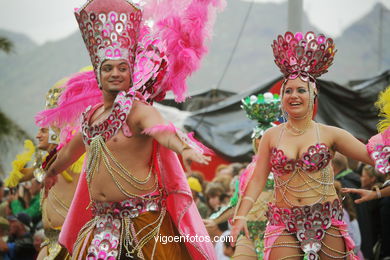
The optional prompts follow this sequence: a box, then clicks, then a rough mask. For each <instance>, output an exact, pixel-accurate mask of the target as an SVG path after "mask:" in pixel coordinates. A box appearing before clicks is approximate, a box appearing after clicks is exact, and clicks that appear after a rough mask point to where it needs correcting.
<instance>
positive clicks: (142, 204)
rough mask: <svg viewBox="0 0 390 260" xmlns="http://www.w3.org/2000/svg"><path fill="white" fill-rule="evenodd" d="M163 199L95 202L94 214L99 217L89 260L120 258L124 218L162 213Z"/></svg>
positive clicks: (88, 255)
mask: <svg viewBox="0 0 390 260" xmlns="http://www.w3.org/2000/svg"><path fill="white" fill-rule="evenodd" d="M161 207H162V204H161V198H160V197H159V196H158V197H155V198H153V197H145V199H141V198H130V199H127V200H124V201H121V202H94V204H93V208H92V213H93V215H94V216H95V217H97V218H98V219H97V221H96V226H95V231H94V233H93V239H92V242H91V244H90V246H89V247H88V253H87V259H91V260H98V259H104V260H115V259H118V256H119V247H120V242H121V241H120V239H121V227H122V224H123V223H122V221H121V220H123V219H124V218H136V217H138V216H139V215H140V214H142V213H145V212H148V211H160V210H161Z"/></svg>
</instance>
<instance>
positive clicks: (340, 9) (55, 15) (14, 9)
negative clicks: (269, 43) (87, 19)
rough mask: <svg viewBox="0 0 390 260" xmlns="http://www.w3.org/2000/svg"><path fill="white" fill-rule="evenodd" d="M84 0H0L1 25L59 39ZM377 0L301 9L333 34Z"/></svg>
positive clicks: (314, 2)
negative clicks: (74, 9) (75, 9)
mask: <svg viewBox="0 0 390 260" xmlns="http://www.w3.org/2000/svg"><path fill="white" fill-rule="evenodd" d="M227 1H228V2H229V1H240V0H227ZM245 1H251V0H245ZM255 1H258V2H284V1H286V0H255ZM84 2H85V0H0V6H1V9H0V28H1V29H6V30H11V31H14V32H20V33H24V34H27V35H28V36H30V37H31V38H32V39H33V40H34V41H35V42H37V43H39V44H42V43H45V42H47V41H51V40H58V39H60V38H64V37H66V36H68V35H70V34H71V33H73V32H74V31H76V30H77V24H76V20H75V18H74V16H73V8H74V7H79V6H81V5H82V4H83V3H84ZM378 2H382V3H384V4H385V5H386V7H387V8H388V9H390V0H304V10H305V12H306V13H307V14H308V16H309V19H310V21H311V23H312V24H313V25H314V26H316V27H317V28H319V29H320V30H321V31H322V32H323V33H326V34H328V35H329V36H333V37H335V36H338V35H340V34H341V33H342V31H343V30H344V29H345V28H346V27H348V26H349V25H350V24H351V23H352V22H354V21H356V20H358V19H359V18H360V17H362V16H364V15H365V14H366V13H368V12H369V11H370V10H371V9H372V8H373V6H374V5H375V4H376V3H378ZM387 15H390V13H387Z"/></svg>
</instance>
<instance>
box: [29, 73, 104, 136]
mask: <svg viewBox="0 0 390 260" xmlns="http://www.w3.org/2000/svg"><path fill="white" fill-rule="evenodd" d="M61 89H63V92H62V94H61V96H60V97H59V99H58V104H57V106H56V107H52V108H48V109H45V110H43V111H41V112H39V113H38V114H37V115H36V116H35V124H36V125H38V126H40V127H48V126H51V125H54V126H56V127H58V128H59V129H61V136H60V139H61V143H64V142H66V141H67V140H69V138H70V137H71V135H72V134H73V132H74V131H75V129H78V128H79V125H80V122H79V119H80V116H81V113H82V112H83V111H84V110H85V108H86V107H88V106H90V105H95V104H97V103H99V102H101V101H102V100H103V97H102V93H101V91H100V90H99V88H98V85H97V81H96V78H95V74H94V72H93V71H91V70H89V71H84V72H79V73H77V74H74V75H72V76H70V77H69V78H68V79H67V81H66V82H65V83H64V84H63V85H61Z"/></svg>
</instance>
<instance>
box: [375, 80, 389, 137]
mask: <svg viewBox="0 0 390 260" xmlns="http://www.w3.org/2000/svg"><path fill="white" fill-rule="evenodd" d="M375 106H376V107H377V108H378V109H379V116H381V117H383V119H382V120H381V121H379V123H378V131H379V132H384V131H385V130H386V129H387V128H388V127H389V126H390V86H389V87H388V88H387V89H386V90H385V91H383V92H381V93H380V94H379V98H378V101H377V102H376V103H375Z"/></svg>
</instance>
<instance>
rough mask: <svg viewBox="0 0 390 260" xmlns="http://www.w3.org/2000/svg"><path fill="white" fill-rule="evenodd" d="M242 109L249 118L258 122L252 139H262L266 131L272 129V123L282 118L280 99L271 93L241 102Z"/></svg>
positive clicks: (251, 97)
mask: <svg viewBox="0 0 390 260" xmlns="http://www.w3.org/2000/svg"><path fill="white" fill-rule="evenodd" d="M241 103H242V104H241V108H242V109H243V110H244V111H245V113H246V115H247V117H248V118H249V119H251V120H256V121H257V123H258V125H257V126H256V127H255V129H254V130H253V133H252V138H260V137H261V136H262V135H263V134H264V132H265V130H267V129H268V128H270V127H272V126H273V124H272V122H275V121H278V119H279V118H280V117H281V110H280V97H279V95H278V94H272V93H270V92H267V93H264V94H258V95H257V96H255V95H252V96H249V97H246V98H244V99H242V100H241Z"/></svg>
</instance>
